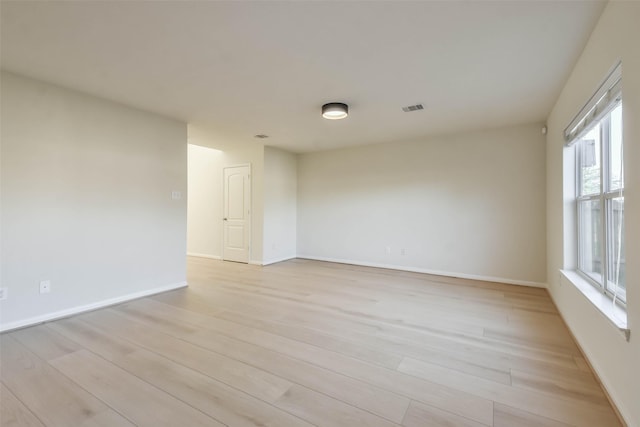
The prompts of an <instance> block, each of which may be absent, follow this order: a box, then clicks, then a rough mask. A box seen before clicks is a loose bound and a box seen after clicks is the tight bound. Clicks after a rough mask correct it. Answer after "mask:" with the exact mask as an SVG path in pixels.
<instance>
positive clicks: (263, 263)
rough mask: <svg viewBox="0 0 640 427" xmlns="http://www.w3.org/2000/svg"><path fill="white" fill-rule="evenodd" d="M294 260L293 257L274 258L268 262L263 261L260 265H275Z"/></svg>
mask: <svg viewBox="0 0 640 427" xmlns="http://www.w3.org/2000/svg"><path fill="white" fill-rule="evenodd" d="M295 258H297V257H296V256H295V255H290V256H285V257H282V258H274V259H270V260H268V261H263V262H262V265H271V264H276V263H278V262H283V261H289V260H290V259H295Z"/></svg>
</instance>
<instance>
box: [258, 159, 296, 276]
mask: <svg viewBox="0 0 640 427" xmlns="http://www.w3.org/2000/svg"><path fill="white" fill-rule="evenodd" d="M297 180H298V178H297V157H296V155H295V154H293V153H289V152H287V151H283V150H279V149H277V148H273V147H265V149H264V250H263V262H264V264H270V263H273V262H277V261H282V260H285V259H290V258H295V257H296V221H297V213H296V211H297V207H296V205H297Z"/></svg>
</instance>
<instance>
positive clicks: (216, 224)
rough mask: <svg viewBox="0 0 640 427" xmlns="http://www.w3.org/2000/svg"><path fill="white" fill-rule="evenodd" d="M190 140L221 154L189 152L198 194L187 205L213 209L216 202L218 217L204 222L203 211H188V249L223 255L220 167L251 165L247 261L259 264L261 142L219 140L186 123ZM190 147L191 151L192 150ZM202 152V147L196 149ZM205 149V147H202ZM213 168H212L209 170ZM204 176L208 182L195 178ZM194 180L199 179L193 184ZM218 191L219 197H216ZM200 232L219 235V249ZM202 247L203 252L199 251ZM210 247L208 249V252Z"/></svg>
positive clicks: (261, 238)
mask: <svg viewBox="0 0 640 427" xmlns="http://www.w3.org/2000/svg"><path fill="white" fill-rule="evenodd" d="M189 144H192V145H195V146H200V147H201V150H205V149H207V148H209V149H211V148H212V149H215V150H220V151H221V154H220V156H219V158H218V159H214V157H213V154H212V153H209V154H205V155H204V156H203V157H198V156H195V155H194V156H191V157H190V161H191V162H190V164H189V180H190V182H191V183H190V184H189V185H190V186H197V194H196V195H195V198H197V200H194V201H193V202H192V201H190V202H189V203H190V204H191V203H195V204H192V205H191V206H190V207H194V208H195V207H196V206H197V205H200V206H204V207H205V209H208V210H212V209H213V210H215V205H216V204H219V205H218V206H219V209H218V211H217V212H219V215H220V216H219V219H220V220H219V221H218V220H216V218H215V217H214V218H212V219H211V221H210V222H207V220H206V218H205V216H204V215H206V212H205V213H201V212H200V213H199V212H190V213H189V221H190V223H189V226H188V228H189V234H190V236H191V238H190V239H189V246H188V247H187V252H188V253H193V254H195V253H197V254H199V255H205V256H212V257H218V256H221V255H222V252H221V251H222V185H223V184H222V169H223V168H224V167H225V166H236V165H240V164H250V165H251V253H250V257H249V262H251V263H255V264H261V263H262V260H263V255H262V250H263V227H264V225H263V224H264V190H263V188H264V184H263V181H264V146H263V145H262V144H261V143H240V142H237V143H230V142H228V141H227V142H220V141H219V140H218V138H217V137H216V136H215V133H214V132H211V131H209V130H207V129H205V128H201V127H197V126H193V125H189ZM195 152H196V151H193V152H192V153H195ZM198 152H200V153H202V152H203V151H198ZM204 152H205V153H206V151H204ZM212 168H213V170H212ZM198 174H201V178H204V179H205V180H206V179H207V177H210V178H213V179H212V180H210V181H209V182H203V181H201V180H200V178H198ZM215 176H219V177H220V178H219V179H220V181H219V182H218V181H216V180H215ZM196 181H199V183H197V184H196ZM218 194H220V197H219V198H218V196H217V195H218ZM197 234H200V235H202V236H206V237H203V239H205V240H206V239H208V238H212V239H214V238H216V236H217V238H218V239H219V243H218V249H217V252H216V245H212V246H210V245H209V243H207V244H206V245H205V244H204V242H203V241H198V240H197V239H195V238H194V236H195V235H197ZM201 251H205V252H201ZM208 251H210V252H208Z"/></svg>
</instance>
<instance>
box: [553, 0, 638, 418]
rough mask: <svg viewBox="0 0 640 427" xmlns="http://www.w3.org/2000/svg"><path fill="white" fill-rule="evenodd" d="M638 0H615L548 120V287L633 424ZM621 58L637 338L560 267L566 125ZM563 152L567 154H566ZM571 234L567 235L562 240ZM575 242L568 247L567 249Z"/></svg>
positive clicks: (567, 261) (563, 259) (565, 230)
mask: <svg viewBox="0 0 640 427" xmlns="http://www.w3.org/2000/svg"><path fill="white" fill-rule="evenodd" d="M638 23H640V3H638V2H619V1H612V2H610V3H609V4H608V5H607V7H606V9H605V11H604V13H603V14H602V16H601V18H600V21H599V22H598V25H597V26H596V28H595V29H594V31H593V33H592V35H591V38H590V39H589V42H588V44H587V46H586V47H585V49H584V51H583V53H582V55H581V57H580V59H579V60H578V62H577V63H576V66H575V68H574V70H573V72H572V74H571V76H570V78H569V80H568V81H567V83H566V85H565V87H564V89H563V91H562V93H561V95H560V97H559V98H558V101H557V103H556V105H555V107H554V108H553V111H552V112H551V114H550V116H549V119H548V126H549V133H548V138H547V222H548V229H547V240H548V247H547V265H548V273H547V275H548V280H549V290H550V292H551V295H552V297H553V299H554V300H555V302H556V304H557V306H558V308H559V310H560V313H561V314H562V316H563V317H564V318H565V320H566V321H567V323H568V325H569V327H570V329H571V331H572V332H573V334H574V335H575V337H576V339H577V340H578V342H579V343H580V345H581V347H582V348H583V349H584V351H585V353H586V354H587V356H588V358H589V360H590V362H591V363H592V365H593V366H594V368H595V370H596V371H597V373H598V375H599V377H600V379H601V380H602V381H603V383H604V385H605V387H606V388H607V390H608V392H609V394H610V395H611V396H612V398H613V399H614V401H615V403H616V404H617V406H618V408H619V409H620V411H621V412H622V414H623V416H624V417H625V419H626V421H627V423H628V424H629V425H630V426H640V369H639V368H640V339H639V338H640V329H639V328H640V221H639V220H638V219H639V218H640V167H638V161H639V159H640V121H639V120H638V117H640V53H639V52H640V51H639V50H638V41H640V25H638ZM619 59H621V60H622V79H623V83H622V85H623V94H622V96H623V101H622V103H623V127H624V131H623V132H624V135H623V138H624V150H625V153H624V155H625V165H624V167H625V187H626V188H625V211H626V212H625V219H626V221H625V244H626V261H627V264H626V266H627V271H626V274H627V287H628V290H627V315H628V326H629V328H630V329H631V340H630V342H626V341H625V339H624V337H623V335H622V334H621V333H619V332H618V331H617V330H616V328H615V327H614V326H613V325H612V324H611V323H609V321H608V320H606V319H605V318H604V317H603V316H602V315H601V314H600V313H599V312H598V311H597V310H596V308H595V307H594V306H593V305H591V303H590V302H588V301H587V300H586V299H585V298H584V297H583V296H582V295H581V294H580V293H579V292H578V291H577V290H576V289H575V288H574V287H573V286H571V285H570V284H565V285H562V286H560V280H559V274H558V270H559V269H560V268H563V267H565V268H570V267H571V266H573V265H575V260H574V259H572V256H573V254H574V251H572V250H570V247H571V243H572V242H571V241H570V240H569V239H571V238H572V236H573V235H574V233H572V231H571V229H570V228H571V227H572V221H571V219H570V216H571V215H572V213H571V212H570V211H569V212H567V214H566V215H565V216H564V217H563V197H564V198H565V199H566V198H571V197H573V195H572V194H564V195H563V161H564V162H566V163H565V167H567V168H571V170H568V171H567V173H571V171H572V164H571V163H572V162H571V159H570V158H569V157H571V155H570V153H568V152H565V151H566V150H564V149H563V142H564V141H563V139H562V132H563V130H564V128H565V127H566V126H567V125H568V123H569V122H570V121H571V119H572V118H573V117H574V115H575V114H576V113H577V112H578V111H579V110H580V108H581V107H582V106H583V105H584V103H585V102H586V101H587V100H588V99H589V97H590V96H591V95H592V94H593V92H594V91H595V90H596V89H597V87H598V85H599V84H600V82H601V81H602V79H603V78H604V77H605V76H606V74H607V72H608V71H609V70H610V69H611V67H612V66H613V65H614V64H615V63H616V62H617V61H618V60H619ZM563 156H564V159H563ZM563 236H564V239H567V241H565V240H563ZM568 248H569V249H568Z"/></svg>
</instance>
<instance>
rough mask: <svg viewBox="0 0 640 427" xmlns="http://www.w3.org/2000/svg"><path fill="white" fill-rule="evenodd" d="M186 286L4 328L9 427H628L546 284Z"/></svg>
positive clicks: (200, 262)
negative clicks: (8, 329) (28, 325)
mask: <svg viewBox="0 0 640 427" xmlns="http://www.w3.org/2000/svg"><path fill="white" fill-rule="evenodd" d="M188 281H189V288H186V289H181V290H177V291H172V292H167V293H164V294H159V295H156V296H153V297H149V298H143V299H139V300H135V301H131V302H128V303H125V304H121V305H117V306H113V307H110V308H106V309H102V310H97V311H94V312H90V313H86V314H82V315H78V316H74V317H71V318H67V319H62V320H58V321H54V322H50V323H46V324H43V325H39V326H35V327H31V328H26V329H22V330H18V331H14V332H10V333H5V334H3V335H1V336H0V340H1V345H0V350H1V352H2V353H1V358H0V380H1V384H0V386H1V388H0V400H1V405H0V406H1V409H2V413H1V415H0V425H2V426H43V425H44V426H65V427H66V426H94V425H100V426H132V425H137V426H154V427H155V426H189V427H190V426H223V425H227V426H274V427H275V426H278V427H281V426H313V425H315V426H331V427H339V426H349V427H353V426H399V425H402V426H406V427H414V426H461V427H466V426H469V427H482V426H496V427H518V426H527V427H529V426H550V427H561V426H565V427H566V426H580V427H585V426H597V427H613V426H619V425H620V422H619V421H618V419H617V418H616V415H615V413H614V411H613V409H612V408H611V406H610V404H609V403H608V401H607V399H606V397H605V395H604V394H603V391H602V389H601V388H600V386H599V384H598V382H597V381H596V379H595V378H594V376H593V374H592V372H591V371H590V370H589V369H588V365H587V364H586V363H585V361H584V359H583V358H582V355H581V353H580V351H579V349H578V348H577V347H576V344H575V343H574V342H573V340H572V338H571V336H570V334H569V332H568V331H567V329H566V327H565V325H564V324H563V322H562V320H561V319H560V317H559V315H558V313H557V311H556V310H555V308H554V306H553V304H552V302H551V300H550V299H549V296H548V294H547V292H546V291H545V290H543V289H536V288H527V287H519V286H510V285H503V284H498V283H489V282H479V281H472V280H465V279H455V278H446V277H439V276H430V275H425V274H417V273H408V272H399V271H391V270H383V269H376V268H367V267H357V266H351V265H341V264H332V263H325V262H317V261H308V260H291V261H287V262H283V263H279V264H275V265H271V266H267V267H257V266H251V265H244V264H236V263H226V262H221V261H213V260H206V259H202V258H189V260H188Z"/></svg>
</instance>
